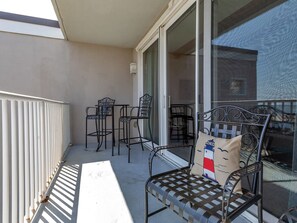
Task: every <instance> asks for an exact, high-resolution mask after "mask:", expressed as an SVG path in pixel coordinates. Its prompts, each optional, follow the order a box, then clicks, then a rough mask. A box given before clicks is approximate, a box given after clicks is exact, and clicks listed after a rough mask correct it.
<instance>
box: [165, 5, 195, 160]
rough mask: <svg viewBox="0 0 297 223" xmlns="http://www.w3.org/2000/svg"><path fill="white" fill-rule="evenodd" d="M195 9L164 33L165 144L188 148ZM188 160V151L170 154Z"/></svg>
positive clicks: (191, 120) (191, 125)
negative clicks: (166, 105) (165, 69)
mask: <svg viewBox="0 0 297 223" xmlns="http://www.w3.org/2000/svg"><path fill="white" fill-rule="evenodd" d="M195 36H196V6H195V5H194V6H192V7H190V8H189V9H188V10H187V11H186V12H185V13H184V14H183V15H182V16H181V17H180V18H179V19H178V20H177V21H176V22H175V23H174V24H173V25H171V27H170V28H168V29H167V31H166V37H167V45H166V46H167V47H166V48H167V95H168V142H169V144H191V143H193V139H194V136H195V133H194V132H195V131H194V129H195V121H194V117H195V115H194V114H195V61H196V56H195V52H196V49H195V42H196V37H195ZM172 152H173V153H174V154H175V155H177V156H179V157H180V158H183V159H188V151H187V152H186V151H185V152H181V150H176V151H172Z"/></svg>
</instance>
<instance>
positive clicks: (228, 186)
mask: <svg viewBox="0 0 297 223" xmlns="http://www.w3.org/2000/svg"><path fill="white" fill-rule="evenodd" d="M262 170H263V163H262V162H256V163H253V164H251V165H248V166H245V167H243V168H241V169H239V170H236V171H234V172H232V173H231V174H230V175H229V177H228V178H227V180H226V183H225V185H224V189H223V198H222V212H223V214H222V216H223V219H226V218H227V215H228V209H229V204H230V198H231V195H232V193H233V192H234V188H235V186H236V185H237V184H238V182H239V181H240V180H241V179H243V178H244V177H248V176H250V175H254V174H262ZM259 180H260V181H262V177H260V179H259ZM260 183H261V182H260ZM259 186H260V187H262V186H261V185H259ZM260 190H261V188H260ZM253 193H255V191H253Z"/></svg>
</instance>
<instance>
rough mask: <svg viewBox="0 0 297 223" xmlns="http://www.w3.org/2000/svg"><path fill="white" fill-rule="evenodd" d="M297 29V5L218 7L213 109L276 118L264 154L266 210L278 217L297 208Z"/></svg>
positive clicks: (220, 0)
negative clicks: (237, 109)
mask: <svg viewBox="0 0 297 223" xmlns="http://www.w3.org/2000/svg"><path fill="white" fill-rule="evenodd" d="M280 3H281V4H280ZM296 23H297V1H294V0H289V1H274V0H272V1H262V0H260V1H228V0H216V1H214V4H213V38H212V46H213V61H212V65H213V67H212V71H213V73H212V86H213V94H212V103H213V106H216V105H220V104H236V105H239V106H241V107H245V108H246V109H249V110H250V111H254V112H260V113H270V114H272V119H271V122H270V124H269V129H268V132H267V136H266V139H265V143H264V150H263V154H262V155H263V160H264V168H265V169H264V180H265V183H264V207H265V208H266V209H267V210H268V211H270V212H272V213H273V214H275V215H277V216H279V215H280V214H281V213H282V212H284V211H285V210H286V209H287V208H288V207H290V206H293V205H296V202H297V200H296V197H297V195H296V194H297V190H296V188H297V176H296V171H297V155H296V152H297V149H296V139H295V138H296V137H295V136H296V131H295V129H296V103H297V100H296V98H297V76H296V70H297V62H296V61H297V60H296V58H297V39H296V38H295V37H296V35H297V26H296Z"/></svg>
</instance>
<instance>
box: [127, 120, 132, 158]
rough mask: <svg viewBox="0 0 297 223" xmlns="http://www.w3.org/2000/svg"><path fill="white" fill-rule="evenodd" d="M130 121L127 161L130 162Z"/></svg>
mask: <svg viewBox="0 0 297 223" xmlns="http://www.w3.org/2000/svg"><path fill="white" fill-rule="evenodd" d="M130 122H131V121H129V123H128V129H127V131H128V163H130Z"/></svg>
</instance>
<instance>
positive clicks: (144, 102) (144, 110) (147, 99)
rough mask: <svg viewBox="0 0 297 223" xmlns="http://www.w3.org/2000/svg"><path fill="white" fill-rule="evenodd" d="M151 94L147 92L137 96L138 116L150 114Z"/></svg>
mask: <svg viewBox="0 0 297 223" xmlns="http://www.w3.org/2000/svg"><path fill="white" fill-rule="evenodd" d="M152 98H153V97H152V96H150V95H149V94H145V95H143V96H142V97H141V98H139V109H138V117H141V118H149V117H150V114H151V105H152Z"/></svg>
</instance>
